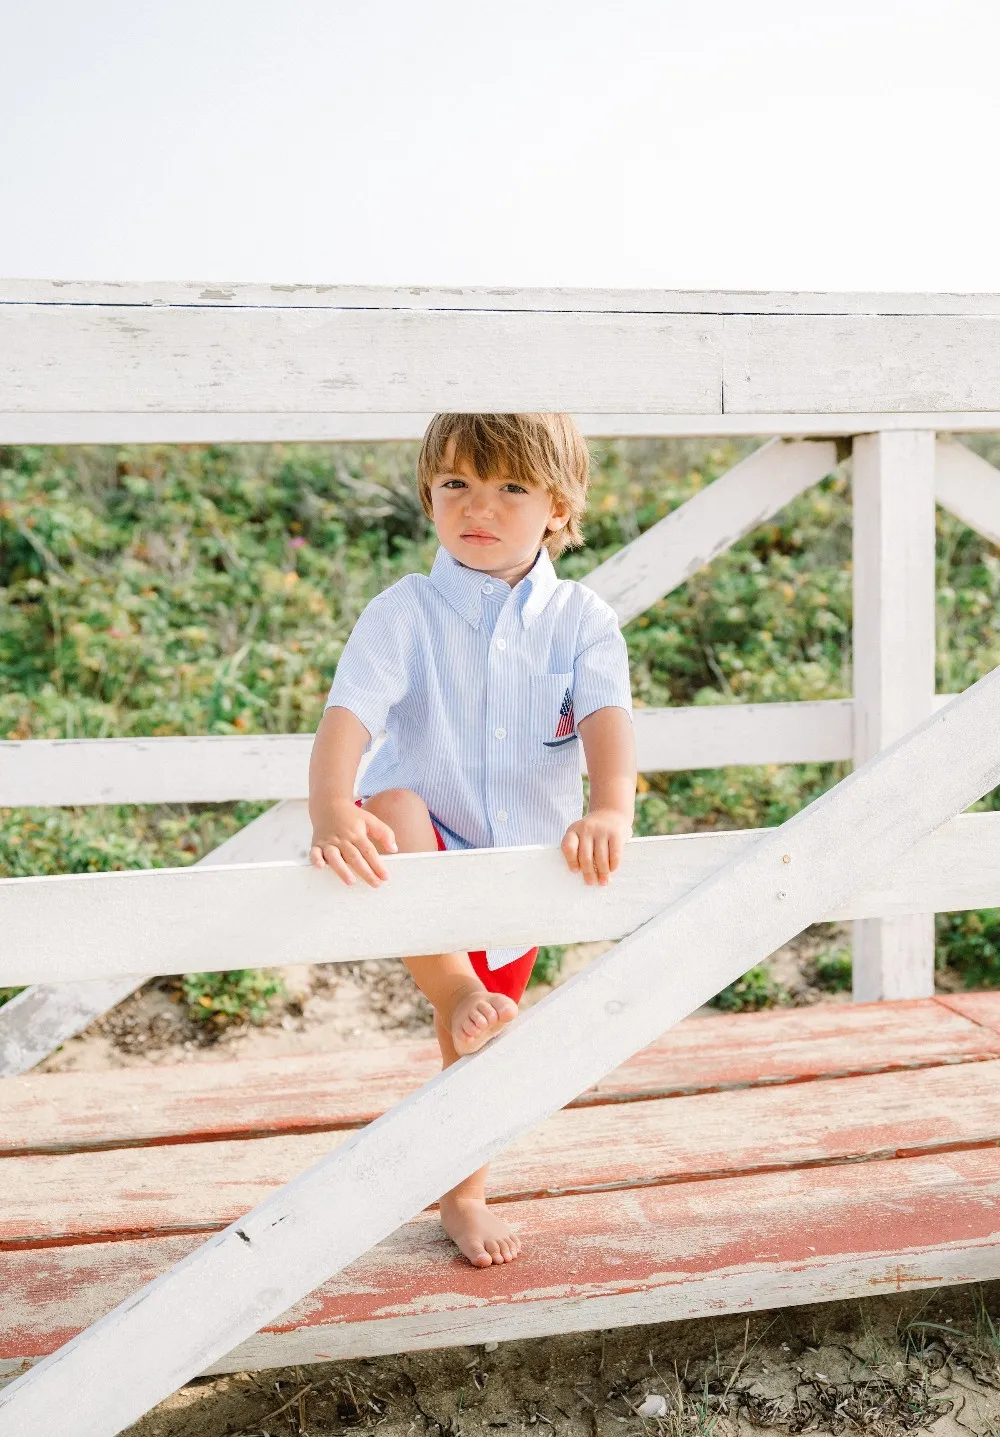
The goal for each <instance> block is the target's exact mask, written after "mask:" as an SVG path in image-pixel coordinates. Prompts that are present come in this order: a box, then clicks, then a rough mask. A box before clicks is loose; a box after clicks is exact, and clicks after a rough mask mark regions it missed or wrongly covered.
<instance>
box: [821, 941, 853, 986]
mask: <svg viewBox="0 0 1000 1437" xmlns="http://www.w3.org/2000/svg"><path fill="white" fill-rule="evenodd" d="M816 982H817V983H818V985H819V986H820V987H821V988H826V989H828V990H829V991H830V992H831V993H849V992H850V991H851V953H850V949H848V948H834V949H832V950H831V951H830V952H828V953H820V954H819V956H818V957H817V959H816Z"/></svg>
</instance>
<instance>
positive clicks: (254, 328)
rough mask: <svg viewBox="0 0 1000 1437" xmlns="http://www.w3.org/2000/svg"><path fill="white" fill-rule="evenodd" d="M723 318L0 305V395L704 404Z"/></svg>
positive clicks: (1, 403)
mask: <svg viewBox="0 0 1000 1437" xmlns="http://www.w3.org/2000/svg"><path fill="white" fill-rule="evenodd" d="M963 322H964V323H968V321H952V323H963ZM721 333H722V321H721V319H720V318H719V317H718V316H716V315H704V316H702V315H698V314H657V313H649V314H628V315H626V314H618V313H614V312H599V311H594V312H588V313H579V312H573V313H560V312H556V311H552V310H549V311H529V310H478V311H469V310H432V309H423V310H400V309H369V310H359V309H317V308H308V307H295V306H285V307H280V306H279V307H268V308H263V307H262V308H252V309H251V308H235V307H218V306H216V307H211V306H162V307H158V306H151V307H142V306H138V307H128V306H121V307H118V306H106V307H105V306H90V305H64V306H60V305H44V304H43V305H31V304H26V305H0V350H2V351H3V353H4V356H5V364H4V367H3V370H2V371H0V410H6V411H10V412H13V413H17V412H27V413H30V412H32V411H33V410H37V411H41V412H52V411H64V412H72V411H75V410H76V411H78V410H84V411H92V410H115V411H125V412H128V411H129V410H138V411H143V412H147V413H148V412H157V411H164V412H166V413H176V412H177V411H178V410H189V411H192V412H194V413H231V412H234V411H235V412H241V411H247V410H249V411H260V410H263V411H265V412H283V411H284V412H293V413H294V412H296V411H311V412H316V411H325V412H331V413H336V412H337V411H339V410H346V411H348V412H357V411H358V410H371V411H372V412H374V413H379V412H382V413H398V412H404V413H405V412H413V411H418V410H428V409H429V410H438V409H447V410H462V409H467V410H504V411H514V410H539V409H541V410H564V409H568V408H570V407H571V406H572V407H574V408H579V409H588V410H594V411H599V410H611V411H613V412H623V411H626V410H635V411H637V412H638V413H644V412H652V413H670V412H674V411H682V412H684V413H692V412H695V413H703V414H714V413H718V412H719V411H720V409H721V393H722V368H721V366H722V356H721Z"/></svg>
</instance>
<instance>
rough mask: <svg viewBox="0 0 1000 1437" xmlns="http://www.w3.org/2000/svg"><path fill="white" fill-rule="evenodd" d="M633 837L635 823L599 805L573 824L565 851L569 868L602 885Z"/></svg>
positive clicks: (587, 880) (568, 830)
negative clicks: (632, 823) (626, 842)
mask: <svg viewBox="0 0 1000 1437" xmlns="http://www.w3.org/2000/svg"><path fill="white" fill-rule="evenodd" d="M631 837H632V825H631V824H630V823H629V821H628V819H627V818H626V817H625V815H624V814H622V813H619V812H618V810H617V809H614V808H597V809H593V810H591V812H590V813H588V814H587V815H586V817H585V818H578V819H577V820H576V822H575V823H571V824H570V826H569V828H567V830H566V833H565V836H564V837H563V841H562V851H563V854H564V856H565V858H566V862H567V863H568V864H569V866H570V868H571V869H572V870H573V871H574V872H579V873H582V874H583V881H584V883H586V884H594V883H598V884H600V885H601V886H602V887H603V886H604V885H606V884H607V881H608V877H609V875H610V874H612V873H614V871H615V869H616V868H617V867H618V865H619V864H620V863H621V861H622V849H623V848H624V846H625V840H626V839H627V838H631Z"/></svg>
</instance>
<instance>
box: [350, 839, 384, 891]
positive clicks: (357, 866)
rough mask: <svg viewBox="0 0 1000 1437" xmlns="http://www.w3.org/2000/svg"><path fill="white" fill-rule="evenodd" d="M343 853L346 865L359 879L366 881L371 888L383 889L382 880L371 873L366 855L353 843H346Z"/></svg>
mask: <svg viewBox="0 0 1000 1437" xmlns="http://www.w3.org/2000/svg"><path fill="white" fill-rule="evenodd" d="M341 851H342V852H343V855H344V861H345V863H347V864H348V865H349V867H351V868H352V869H353V870H354V872H355V873H356V874H357V875H358V877H359V878H363V879H364V881H365V882H366V883H367V884H368V886H369V888H379V887H381V880H380V879H378V878H377V877H376V876H375V874H374V873H373V872H372V871H371V869H370V868H369V867H368V864H367V863H366V862H365V858H364V855H363V854H362V853H360V852H359V850H358V849H357V848H355V846H354V844H353V843H345V844H344V846H343V849H342V850H341Z"/></svg>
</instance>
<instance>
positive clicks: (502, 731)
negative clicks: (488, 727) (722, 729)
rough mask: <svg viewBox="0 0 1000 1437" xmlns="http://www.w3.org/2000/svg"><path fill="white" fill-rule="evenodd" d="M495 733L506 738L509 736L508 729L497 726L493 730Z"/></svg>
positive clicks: (498, 736)
mask: <svg viewBox="0 0 1000 1437" xmlns="http://www.w3.org/2000/svg"><path fill="white" fill-rule="evenodd" d="M493 733H494V735H495V736H496V737H497V738H506V737H507V730H506V729H505V728H495V729H494V730H493Z"/></svg>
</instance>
